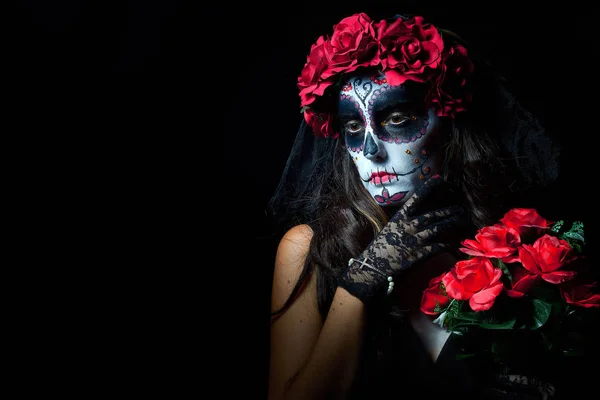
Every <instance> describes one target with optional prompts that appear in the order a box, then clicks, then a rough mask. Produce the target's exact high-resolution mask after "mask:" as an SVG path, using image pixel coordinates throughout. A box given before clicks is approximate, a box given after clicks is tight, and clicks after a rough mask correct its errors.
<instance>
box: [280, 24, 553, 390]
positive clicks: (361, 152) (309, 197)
mask: <svg viewBox="0 0 600 400" xmlns="http://www.w3.org/2000/svg"><path fill="white" fill-rule="evenodd" d="M298 87H299V89H300V97H301V105H302V107H303V108H302V112H303V116H304V120H303V121H302V123H301V127H300V130H299V131H298V134H297V137H296V141H295V143H294V146H293V148H292V152H291V154H290V157H289V159H288V163H287V165H286V169H285V171H284V173H283V176H282V179H281V181H280V184H279V186H278V189H277V192H276V194H275V195H274V196H273V198H272V201H271V211H272V214H273V217H274V218H275V220H276V222H277V223H278V227H280V229H281V235H282V238H281V241H280V242H279V245H278V248H277V254H276V260H275V269H274V277H273V288H272V311H273V318H272V326H271V362H270V373H269V397H270V398H271V399H282V398H285V399H288V398H302V399H306V398H310V399H320V398H378V397H379V396H390V395H393V394H394V393H396V394H398V395H404V396H405V397H406V395H407V394H408V393H410V392H411V390H410V388H416V389H417V390H419V391H421V392H420V393H421V395H422V393H423V392H422V390H425V391H426V392H425V393H427V394H436V393H437V394H443V395H445V396H446V397H448V396H449V395H452V394H453V393H456V394H460V395H461V398H464V397H465V396H467V397H468V396H469V395H472V396H473V397H474V398H480V396H484V398H493V396H495V395H498V394H502V395H506V396H508V395H509V393H510V394H511V395H519V396H521V397H519V398H544V396H551V395H555V388H554V386H553V385H552V384H549V383H547V382H546V381H544V380H543V379H540V377H537V376H536V377H529V381H528V383H527V384H525V383H523V382H524V380H523V379H521V378H519V379H515V378H514V376H512V377H509V376H503V377H500V378H498V379H495V378H494V379H492V378H491V376H492V375H494V371H492V370H489V372H490V373H489V374H487V371H488V369H486V368H481V366H476V365H475V364H466V363H463V362H460V361H457V360H455V355H456V349H455V347H456V346H457V344H456V342H455V341H454V340H448V339H449V338H450V334H449V333H448V332H446V331H444V330H443V329H441V328H439V326H437V325H435V324H434V323H433V322H432V320H431V318H429V317H427V316H426V315H425V314H423V313H422V312H420V311H419V301H420V300H421V294H422V292H423V290H424V289H425V288H426V287H427V283H428V282H429V281H430V279H432V278H433V277H435V276H437V275H439V274H440V271H444V270H447V269H448V268H450V266H452V265H453V264H454V263H455V262H456V261H457V259H458V257H459V255H458V254H457V248H458V244H459V243H460V241H461V240H463V239H465V238H466V237H467V236H468V235H472V234H473V233H474V232H476V231H477V229H479V228H481V227H483V226H486V225H490V224H491V223H493V222H494V221H497V220H498V219H499V218H500V217H501V216H502V215H503V214H504V213H505V212H507V211H508V210H509V209H510V208H511V207H535V208H537V209H538V210H540V212H541V213H543V214H545V215H547V216H548V217H550V218H553V217H554V212H555V210H554V208H553V206H554V205H555V204H552V203H549V202H546V201H544V202H542V201H540V198H543V196H544V190H547V191H550V190H552V184H553V183H555V182H556V179H557V175H558V167H557V162H556V160H557V157H558V148H557V146H556V144H555V143H553V142H552V141H551V140H550V138H549V137H548V136H547V135H546V134H545V132H544V130H543V129H542V128H541V127H540V125H539V124H538V123H537V121H536V120H535V119H534V118H533V117H532V116H531V115H530V114H529V113H528V112H527V111H525V110H524V109H523V108H522V107H521V106H520V105H519V104H518V103H517V102H516V101H515V99H514V98H513V97H512V96H511V95H510V94H509V93H508V92H507V91H506V90H505V89H504V87H503V83H502V80H501V79H499V78H498V77H497V76H495V74H494V73H493V71H492V70H491V68H490V67H489V66H488V65H487V64H486V63H483V62H481V61H479V60H477V59H476V57H475V56H474V54H472V52H471V51H470V50H467V47H466V45H465V43H463V42H462V40H461V39H460V38H459V37H458V36H457V35H455V34H453V33H452V32H448V31H444V30H442V29H439V28H437V27H435V26H434V25H432V24H430V23H428V22H427V21H425V20H424V19H423V18H421V17H418V16H417V17H403V16H395V17H393V18H390V19H386V20H381V21H373V20H371V19H370V17H369V16H367V15H366V14H364V13H359V14H355V15H352V16H349V17H347V18H344V19H343V20H342V21H340V22H339V23H337V24H336V25H335V26H334V28H333V31H332V32H330V33H329V34H328V35H325V36H322V37H320V38H319V39H318V40H317V42H316V43H315V44H314V45H313V46H312V48H311V51H310V53H309V56H308V57H307V62H306V65H305V66H304V69H303V70H302V73H301V76H300V77H299V79H298ZM536 196H538V197H536ZM484 367H485V366H484ZM482 371H485V372H486V373H485V374H483V375H476V373H477V372H482ZM511 379H512V380H511ZM516 381H519V382H521V383H515V382H516ZM423 385H428V386H423ZM528 396H534V397H528Z"/></svg>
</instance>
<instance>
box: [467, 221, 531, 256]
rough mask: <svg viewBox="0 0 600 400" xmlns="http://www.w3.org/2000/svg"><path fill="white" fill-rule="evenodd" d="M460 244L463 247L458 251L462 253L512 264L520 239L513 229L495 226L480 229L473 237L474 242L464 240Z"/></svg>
mask: <svg viewBox="0 0 600 400" xmlns="http://www.w3.org/2000/svg"><path fill="white" fill-rule="evenodd" d="M461 244H462V245H463V246H464V247H461V248H460V249H459V250H460V251H462V252H463V253H466V254H469V255H472V256H477V257H490V258H499V259H501V260H502V261H504V262H514V261H517V260H518V257H517V254H516V253H517V248H518V247H519V245H520V244H521V238H520V236H519V233H518V232H517V231H515V230H514V229H512V228H508V227H506V226H503V225H500V224H496V225H490V226H486V227H483V228H481V229H480V230H479V231H478V232H477V234H476V235H475V240H471V239H465V240H463V241H462V242H461Z"/></svg>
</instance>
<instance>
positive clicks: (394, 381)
mask: <svg viewBox="0 0 600 400" xmlns="http://www.w3.org/2000/svg"><path fill="white" fill-rule="evenodd" d="M386 322H387V325H382V324H380V325H379V326H377V325H372V326H370V330H369V331H368V332H367V341H366V344H365V348H364V361H363V363H362V364H361V369H360V371H359V375H358V379H357V386H356V388H355V390H354V391H353V395H352V398H353V399H380V398H381V399H395V398H398V399H422V398H428V399H429V398H439V399H444V400H446V399H461V400H467V399H520V400H534V399H548V400H558V399H560V400H564V399H577V398H580V397H581V398H587V397H589V395H590V394H591V393H594V392H595V390H596V389H595V388H594V386H595V385H594V383H595V379H597V377H598V368H597V367H596V364H597V363H598V361H597V360H598V358H597V356H598V353H597V352H595V353H593V354H588V355H586V356H585V357H566V358H565V357H562V358H560V359H558V358H553V357H549V356H548V357H545V356H541V355H537V354H535V353H531V352H528V351H527V350H528V349H523V352H519V353H520V354H522V357H521V358H519V359H515V360H514V362H513V363H512V364H511V368H510V370H508V371H507V369H506V368H504V367H500V366H498V365H496V364H494V363H492V362H491V360H490V359H488V358H485V357H483V356H473V357H467V358H461V357H460V355H461V354H464V353H465V351H466V350H472V349H473V348H476V347H477V346H478V345H479V344H478V343H473V339H472V338H471V339H469V340H470V341H471V343H470V344H467V343H465V342H464V339H463V338H462V337H460V336H457V335H451V336H450V337H449V338H448V340H447V342H446V343H445V345H444V347H443V349H442V351H441V353H440V355H439V357H438V358H437V360H436V362H435V363H434V362H432V360H431V358H430V357H429V355H428V354H427V352H426V350H425V348H424V347H423V345H422V343H421V341H420V339H419V337H418V336H417V334H416V333H415V332H414V330H413V329H412V327H411V325H410V323H408V322H404V321H402V320H401V319H396V320H389V319H388V320H387V321H386ZM483 340H484V338H482V342H483ZM515 345H516V344H515ZM465 346H468V348H466V347H465ZM506 372H508V373H506Z"/></svg>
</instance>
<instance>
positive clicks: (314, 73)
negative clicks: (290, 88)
mask: <svg viewBox="0 0 600 400" xmlns="http://www.w3.org/2000/svg"><path fill="white" fill-rule="evenodd" d="M330 53H331V45H330V43H329V42H328V41H327V40H325V38H324V37H323V36H321V37H320V38H319V39H318V40H317V43H315V44H313V45H312V46H311V49H310V53H309V55H308V57H307V59H306V64H305V65H304V68H303V69H302V73H301V74H300V76H299V77H298V89H300V99H301V105H302V106H303V107H304V106H308V105H310V104H312V103H313V102H314V101H315V100H316V98H317V96H323V93H324V92H325V89H327V88H328V87H329V86H331V85H333V79H331V80H326V79H322V75H323V74H324V73H325V72H326V71H327V69H328V68H329V63H328V60H329V55H330Z"/></svg>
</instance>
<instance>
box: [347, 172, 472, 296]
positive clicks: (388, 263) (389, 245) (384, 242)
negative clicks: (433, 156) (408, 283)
mask: <svg viewBox="0 0 600 400" xmlns="http://www.w3.org/2000/svg"><path fill="white" fill-rule="evenodd" d="M448 186H449V185H448V184H447V183H445V182H444V180H443V179H442V178H441V177H440V176H439V175H436V176H433V177H432V178H430V179H429V180H427V181H426V182H425V183H424V184H423V186H421V187H420V188H419V189H418V190H417V191H416V192H415V193H414V194H413V195H412V196H411V197H410V198H409V199H408V200H407V201H406V202H405V203H404V204H403V205H402V206H401V207H400V208H399V209H398V211H396V213H395V214H394V215H393V217H392V218H391V219H390V220H389V221H388V223H387V224H386V226H385V227H384V228H383V229H382V230H381V231H380V232H379V233H378V234H377V236H376V237H375V238H374V239H373V241H372V242H371V244H369V246H367V248H366V249H365V250H364V251H363V252H362V253H361V254H360V255H359V256H358V257H357V258H356V259H352V260H351V261H350V263H349V267H348V269H346V272H345V273H344V275H343V276H342V278H341V280H340V286H342V287H343V288H345V289H346V290H347V291H348V292H349V293H351V294H352V295H354V296H356V297H358V298H359V299H361V300H362V301H363V302H365V303H369V302H370V300H371V299H373V298H374V297H376V296H378V295H380V294H382V293H386V290H385V289H386V288H387V287H390V286H389V285H390V284H391V285H393V283H394V281H393V279H394V277H395V276H397V275H398V274H399V273H402V272H403V271H406V270H407V269H409V268H410V267H411V266H412V265H414V264H415V263H417V262H419V261H424V260H426V259H427V258H429V257H431V256H433V255H434V254H437V253H439V252H440V251H442V250H443V249H445V248H448V246H449V244H447V243H443V242H438V241H436V240H435V239H437V238H438V237H439V236H440V235H441V234H442V233H444V232H446V231H448V230H449V229H451V228H455V227H457V226H458V225H463V224H466V213H465V211H464V208H463V207H461V206H459V205H454V206H447V207H444V208H441V209H436V210H430V211H427V212H424V213H422V214H417V213H416V210H418V208H419V205H421V204H422V202H423V200H424V199H426V198H427V197H428V196H435V195H436V193H438V191H440V190H441V192H439V193H445V191H446V190H447V189H448ZM392 290H393V289H392Z"/></svg>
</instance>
